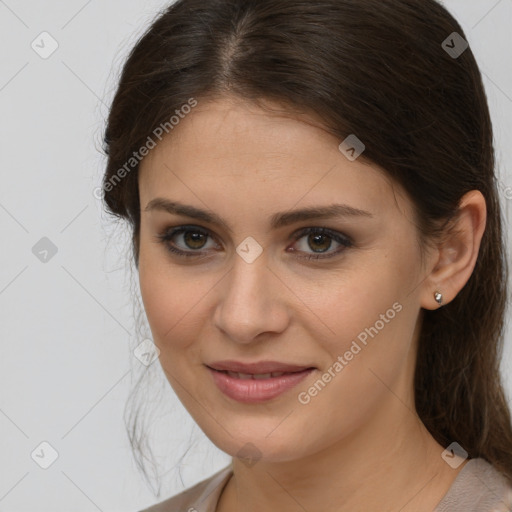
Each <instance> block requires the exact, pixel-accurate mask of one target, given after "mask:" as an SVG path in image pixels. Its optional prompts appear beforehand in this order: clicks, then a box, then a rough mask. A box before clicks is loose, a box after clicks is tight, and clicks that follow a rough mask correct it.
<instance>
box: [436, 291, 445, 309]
mask: <svg viewBox="0 0 512 512" xmlns="http://www.w3.org/2000/svg"><path fill="white" fill-rule="evenodd" d="M434 299H435V300H436V302H437V303H438V304H439V305H440V306H442V305H443V294H442V293H440V292H434Z"/></svg>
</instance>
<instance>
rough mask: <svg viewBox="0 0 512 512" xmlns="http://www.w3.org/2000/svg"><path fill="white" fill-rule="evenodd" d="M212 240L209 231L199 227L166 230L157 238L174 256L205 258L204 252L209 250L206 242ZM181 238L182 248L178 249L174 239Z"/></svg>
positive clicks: (180, 227)
mask: <svg viewBox="0 0 512 512" xmlns="http://www.w3.org/2000/svg"><path fill="white" fill-rule="evenodd" d="M208 237H210V238H211V236H210V234H209V233H208V231H206V230H204V229H201V228H199V227H197V226H179V227H177V228H172V229H167V230H164V231H163V232H162V233H160V234H158V235H157V236H156V238H157V240H158V241H160V242H161V243H162V244H164V247H165V248H166V249H167V250H168V251H169V252H171V253H172V254H177V255H178V256H183V257H190V256H192V257H199V256H204V254H203V252H202V250H203V249H208V246H207V244H206V242H207V241H208ZM175 238H176V239H177V240H178V241H179V239H180V238H181V240H182V244H181V248H180V247H177V244H176V242H175V240H174V239H175Z"/></svg>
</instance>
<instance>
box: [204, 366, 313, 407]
mask: <svg viewBox="0 0 512 512" xmlns="http://www.w3.org/2000/svg"><path fill="white" fill-rule="evenodd" d="M206 367H207V368H208V370H209V372H210V373H211V375H212V378H213V382H214V383H215V384H216V386H217V387H218V389H219V390H220V391H222V392H223V393H224V394H225V395H227V396H228V397H229V398H231V399H233V400H236V401H238V402H243V403H247V404H249V403H261V402H265V401H267V400H271V399H273V398H277V397H278V396H279V395H281V394H282V393H284V392H285V391H288V390H290V389H291V388H293V387H295V386H296V385H297V384H298V383H299V382H301V381H302V380H303V379H305V378H306V377H307V376H308V375H310V374H311V373H312V372H313V371H314V370H316V368H314V367H312V366H299V365H295V364H288V363H280V362H276V361H261V362H258V363H241V362H238V361H217V362H215V363H211V364H209V365H206Z"/></svg>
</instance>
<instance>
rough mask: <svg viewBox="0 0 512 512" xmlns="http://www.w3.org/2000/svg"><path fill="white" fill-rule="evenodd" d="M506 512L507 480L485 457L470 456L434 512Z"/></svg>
mask: <svg viewBox="0 0 512 512" xmlns="http://www.w3.org/2000/svg"><path fill="white" fill-rule="evenodd" d="M459 510H460V511H464V512H494V511H496V512H509V511H511V510H512V487H511V486H510V482H509V481H508V480H507V478H505V476H504V475H502V474H501V473H500V472H499V471H498V470H497V469H495V468H494V467H493V466H492V465H491V464H489V463H488V462H487V461H486V460H484V459H481V458H476V459H470V460H469V461H468V462H467V463H466V465H465V466H464V467H463V468H462V470H461V472H460V473H459V474H458V475H457V478H456V479H455V481H454V482H453V484H452V486H451V487H450V490H449V491H448V493H447V494H446V495H445V497H444V498H443V500H442V501H441V503H440V504H439V505H438V507H437V508H436V510H435V512H458V511H459Z"/></svg>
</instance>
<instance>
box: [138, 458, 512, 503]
mask: <svg viewBox="0 0 512 512" xmlns="http://www.w3.org/2000/svg"><path fill="white" fill-rule="evenodd" d="M231 475H232V466H231V464H230V465H229V466H227V467H225V468H224V469H221V470H220V471H218V472H217V473H215V474H214V475H212V476H211V477H209V478H207V479H205V480H202V481H201V482H199V483H197V484H196V485H194V486H193V487H191V488H190V489H187V490H185V491H183V492H181V493H180V494H177V495H176V496H173V497H172V498H169V499H167V500H165V501H162V502H160V503H157V504H156V505H153V506H152V507H149V508H145V509H144V510H141V511H139V512H215V509H216V507H217V503H218V501H219V497H220V495H221V493H222V489H223V488H224V487H225V485H226V484H227V483H228V480H229V479H230V477H231ZM510 511H512V487H510V486H509V485H508V483H507V481H506V479H505V477H503V476H502V475H501V474H500V473H498V471H496V469H494V467H493V466H491V465H490V464H489V463H488V462H487V461H485V460H484V459H479V458H478V459H471V460H469V461H468V462H467V463H466V465H465V466H464V467H463V468H462V469H461V471H460V472H459V474H458V475H457V477H456V479H455V480H454V482H453V484H452V485H451V487H450V489H449V490H448V492H447V493H446V494H445V495H444V498H443V499H442V500H441V502H440V503H439V504H438V505H437V507H436V509H435V510H434V511H433V512H510Z"/></svg>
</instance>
